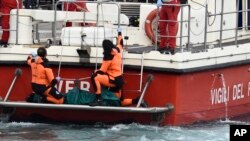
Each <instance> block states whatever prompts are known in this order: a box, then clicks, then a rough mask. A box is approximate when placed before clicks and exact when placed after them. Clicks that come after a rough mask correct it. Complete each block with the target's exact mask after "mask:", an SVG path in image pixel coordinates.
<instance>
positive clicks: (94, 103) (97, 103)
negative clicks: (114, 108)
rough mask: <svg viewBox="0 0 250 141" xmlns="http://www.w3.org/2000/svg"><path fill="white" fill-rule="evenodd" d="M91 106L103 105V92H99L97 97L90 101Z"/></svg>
mask: <svg viewBox="0 0 250 141" xmlns="http://www.w3.org/2000/svg"><path fill="white" fill-rule="evenodd" d="M89 106H102V98H101V94H97V95H96V99H95V100H94V101H93V102H91V103H89Z"/></svg>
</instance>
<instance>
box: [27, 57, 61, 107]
mask: <svg viewBox="0 0 250 141" xmlns="http://www.w3.org/2000/svg"><path fill="white" fill-rule="evenodd" d="M27 63H28V65H30V67H31V72H32V80H31V82H32V84H31V85H32V90H33V91H34V92H35V93H36V94H39V95H41V96H45V97H46V100H47V101H49V102H52V103H55V104H62V103H63V101H64V100H63V95H62V94H61V93H60V92H58V91H57V89H56V88H55V87H54V85H55V84H56V82H57V81H56V79H54V74H53V72H52V69H51V68H48V65H47V63H48V60H47V59H46V58H42V57H39V56H37V57H35V58H32V57H31V56H30V57H28V60H27Z"/></svg>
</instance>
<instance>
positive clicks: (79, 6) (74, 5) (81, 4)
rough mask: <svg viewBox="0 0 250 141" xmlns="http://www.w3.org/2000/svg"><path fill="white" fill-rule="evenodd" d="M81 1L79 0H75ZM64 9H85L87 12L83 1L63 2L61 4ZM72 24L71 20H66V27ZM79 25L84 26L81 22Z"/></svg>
mask: <svg viewBox="0 0 250 141" xmlns="http://www.w3.org/2000/svg"><path fill="white" fill-rule="evenodd" d="M76 1H81V0H76ZM63 8H64V10H65V11H85V12H88V11H89V10H88V8H87V6H86V3H85V2H65V3H64V5H63ZM70 26H72V22H67V23H66V27H70ZM81 26H84V23H81Z"/></svg>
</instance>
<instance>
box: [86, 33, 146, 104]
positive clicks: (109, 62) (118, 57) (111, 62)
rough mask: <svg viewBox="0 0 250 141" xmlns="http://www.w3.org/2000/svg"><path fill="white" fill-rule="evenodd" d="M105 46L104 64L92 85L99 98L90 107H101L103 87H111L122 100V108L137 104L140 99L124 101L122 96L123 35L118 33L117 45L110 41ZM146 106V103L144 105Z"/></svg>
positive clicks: (104, 42) (97, 72) (93, 77)
mask: <svg viewBox="0 0 250 141" xmlns="http://www.w3.org/2000/svg"><path fill="white" fill-rule="evenodd" d="M102 46H103V51H104V52H103V55H104V57H103V62H102V65H101V68H100V69H99V70H97V71H95V73H94V74H93V75H92V77H91V79H92V83H93V87H94V90H95V94H96V96H97V98H96V100H95V101H94V102H93V103H90V104H89V105H90V106H98V105H99V106H101V105H102V100H101V86H106V87H109V90H110V91H112V92H114V93H115V95H116V96H117V97H118V98H120V100H121V105H122V106H128V105H131V104H137V103H138V101H139V97H137V98H135V99H124V98H123V97H122V95H121V89H122V86H123V84H124V81H123V76H122V48H123V39H122V36H121V33H118V38H117V45H116V46H114V44H113V43H112V42H111V41H110V40H104V41H103V43H102ZM143 104H144V103H143Z"/></svg>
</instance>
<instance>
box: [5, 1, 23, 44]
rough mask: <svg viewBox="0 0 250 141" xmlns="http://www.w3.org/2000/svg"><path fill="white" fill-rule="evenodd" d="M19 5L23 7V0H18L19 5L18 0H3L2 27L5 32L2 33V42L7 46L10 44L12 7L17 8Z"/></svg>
mask: <svg viewBox="0 0 250 141" xmlns="http://www.w3.org/2000/svg"><path fill="white" fill-rule="evenodd" d="M17 6H18V8H19V9H21V8H22V6H23V3H22V0H18V5H17V2H16V0H1V9H0V12H1V15H2V21H1V24H2V29H3V34H2V39H1V41H0V44H1V45H3V46H4V47H7V45H8V40H9V28H10V24H9V21H10V11H11V10H12V9H17Z"/></svg>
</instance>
